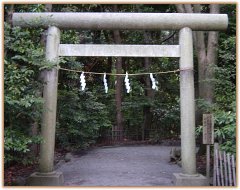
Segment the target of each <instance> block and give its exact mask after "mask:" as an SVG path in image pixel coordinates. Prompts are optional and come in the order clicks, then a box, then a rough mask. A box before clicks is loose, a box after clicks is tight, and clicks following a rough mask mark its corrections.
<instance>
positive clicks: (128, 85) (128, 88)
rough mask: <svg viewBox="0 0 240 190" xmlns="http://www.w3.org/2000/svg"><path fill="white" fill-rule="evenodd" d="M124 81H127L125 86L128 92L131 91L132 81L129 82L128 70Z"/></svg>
mask: <svg viewBox="0 0 240 190" xmlns="http://www.w3.org/2000/svg"><path fill="white" fill-rule="evenodd" d="M124 82H125V86H126V89H127V93H129V92H130V91H131V87H130V83H129V78H128V73H127V72H126V76H125V79H124Z"/></svg>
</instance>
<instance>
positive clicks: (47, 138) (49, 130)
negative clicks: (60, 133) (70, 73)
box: [39, 26, 60, 173]
mask: <svg viewBox="0 0 240 190" xmlns="http://www.w3.org/2000/svg"><path fill="white" fill-rule="evenodd" d="M59 43H60V31H59V29H58V28H57V27H55V26H51V27H49V28H48V34H47V44H46V60H47V61H50V62H52V63H53V64H57V63H58V48H59ZM57 84H58V70H57V68H52V69H49V70H46V71H45V74H44V90H43V99H44V105H43V113H42V126H41V134H42V137H43V142H42V143H41V146H40V166H39V170H40V172H41V173H49V172H52V171H53V162H54V147H55V128H56V109H57Z"/></svg>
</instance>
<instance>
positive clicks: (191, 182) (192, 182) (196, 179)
mask: <svg viewBox="0 0 240 190" xmlns="http://www.w3.org/2000/svg"><path fill="white" fill-rule="evenodd" d="M173 183H174V185H175V186H210V184H209V182H208V180H207V178H206V177H205V176H203V175H201V174H195V175H188V174H182V173H174V174H173Z"/></svg>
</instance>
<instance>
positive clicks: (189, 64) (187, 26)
mask: <svg viewBox="0 0 240 190" xmlns="http://www.w3.org/2000/svg"><path fill="white" fill-rule="evenodd" d="M13 25H14V26H20V27H43V28H48V34H47V43H46V59H47V60H48V61H50V62H52V63H53V64H58V63H59V56H118V57H179V58H180V70H181V71H180V110H181V156H182V173H175V174H173V179H174V182H175V185H177V186H182V185H183V186H201V185H208V184H207V179H206V178H205V177H204V176H202V175H200V174H197V172H196V153H195V148H196V145H195V102H194V78H193V40H192V31H193V30H194V31H218V30H225V29H227V26H228V16H227V15H226V14H184V13H89V12H88V13H14V14H13ZM60 29H89V30H102V29H106V30H116V29H118V30H123V29H124V30H180V33H179V45H90V44H88V45H85V44H78V45H76V44H74V45H73V44H60ZM44 82H45V84H44V92H43V98H44V105H43V108H44V111H43V114H42V125H41V133H42V137H43V143H42V144H41V147H40V166H39V172H35V173H33V174H32V175H31V176H30V178H29V184H28V185H35V186H45V185H46V186H55V185H63V175H62V173H61V172H55V171H54V169H53V168H54V165H53V163H54V146H55V128H56V107H57V84H58V69H57V68H53V69H50V70H47V71H46V75H45V79H44Z"/></svg>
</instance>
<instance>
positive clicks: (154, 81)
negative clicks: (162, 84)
mask: <svg viewBox="0 0 240 190" xmlns="http://www.w3.org/2000/svg"><path fill="white" fill-rule="evenodd" d="M150 79H151V81H152V89H154V90H158V87H157V85H156V84H158V81H156V79H155V78H153V74H152V73H150Z"/></svg>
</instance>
